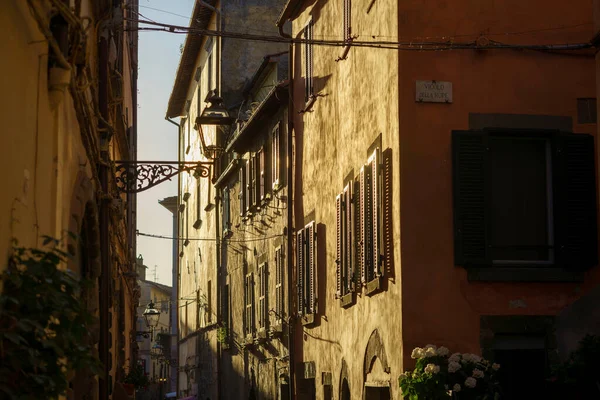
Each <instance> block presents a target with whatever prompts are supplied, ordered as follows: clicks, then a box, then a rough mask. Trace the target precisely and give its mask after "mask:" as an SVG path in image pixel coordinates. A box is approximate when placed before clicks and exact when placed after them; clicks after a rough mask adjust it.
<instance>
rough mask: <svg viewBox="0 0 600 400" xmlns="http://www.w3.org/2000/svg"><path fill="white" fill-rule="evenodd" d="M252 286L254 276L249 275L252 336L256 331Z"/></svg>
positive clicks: (254, 294) (253, 289)
mask: <svg viewBox="0 0 600 400" xmlns="http://www.w3.org/2000/svg"><path fill="white" fill-rule="evenodd" d="M254 286H255V285H254V275H253V274H250V302H251V303H250V314H251V321H252V323H251V324H250V333H252V334H254V331H256V305H255V304H256V293H255V292H256V288H255V287H254Z"/></svg>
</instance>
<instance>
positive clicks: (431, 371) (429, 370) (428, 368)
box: [425, 364, 440, 374]
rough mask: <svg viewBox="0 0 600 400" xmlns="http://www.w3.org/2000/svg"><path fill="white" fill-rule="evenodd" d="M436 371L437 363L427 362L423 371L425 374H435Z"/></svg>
mask: <svg viewBox="0 0 600 400" xmlns="http://www.w3.org/2000/svg"><path fill="white" fill-rule="evenodd" d="M438 372H440V366H439V365H435V364H427V366H426V367H425V373H426V374H437V373H438Z"/></svg>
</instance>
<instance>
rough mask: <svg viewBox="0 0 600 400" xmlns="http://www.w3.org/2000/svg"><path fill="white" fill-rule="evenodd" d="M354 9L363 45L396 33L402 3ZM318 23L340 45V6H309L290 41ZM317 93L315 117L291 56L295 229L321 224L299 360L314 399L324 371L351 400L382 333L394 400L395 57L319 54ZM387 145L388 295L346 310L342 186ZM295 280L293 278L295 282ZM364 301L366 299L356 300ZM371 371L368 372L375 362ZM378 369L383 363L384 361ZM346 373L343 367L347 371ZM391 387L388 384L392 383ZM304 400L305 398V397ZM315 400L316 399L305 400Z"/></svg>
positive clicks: (397, 333)
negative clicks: (311, 221) (310, 221)
mask: <svg viewBox="0 0 600 400" xmlns="http://www.w3.org/2000/svg"><path fill="white" fill-rule="evenodd" d="M367 3H369V2H362V1H355V2H352V33H353V34H356V35H358V37H359V39H361V40H362V39H365V40H366V39H367V38H370V37H371V36H375V37H378V38H381V39H388V38H390V37H395V36H396V35H397V13H398V11H397V4H396V2H394V1H381V0H379V1H376V2H375V3H374V5H373V7H372V9H371V10H370V11H369V12H368V13H367V6H368V4H367ZM311 17H312V19H313V23H314V38H315V39H323V38H341V37H342V21H343V18H342V2H340V1H324V2H323V1H319V2H306V4H305V8H304V10H303V11H302V13H301V14H300V15H299V16H298V18H296V19H295V20H294V22H293V36H294V37H300V34H301V30H302V29H303V28H304V27H305V26H306V24H307V22H308V20H309V19H310V18H311ZM313 53H314V92H315V94H317V95H318V97H317V100H316V102H315V103H314V105H313V107H312V109H311V110H309V111H308V112H305V113H302V114H299V112H300V111H301V110H302V109H303V108H304V75H303V73H302V72H301V71H303V58H302V54H303V49H302V48H301V46H295V49H294V63H293V66H294V88H295V93H294V107H295V109H294V110H292V111H291V112H292V113H293V115H294V116H295V118H294V137H295V157H294V164H295V165H294V170H295V177H294V178H295V183H294V196H295V197H294V213H295V216H294V221H295V228H296V229H299V228H302V227H303V226H304V223H305V217H307V216H308V215H309V214H311V213H313V212H314V216H315V222H316V223H317V226H318V227H317V229H318V233H317V237H318V239H317V240H318V242H317V247H318V250H317V254H318V256H317V259H318V266H317V270H318V274H317V275H318V282H317V286H318V292H317V298H318V300H317V302H318V309H319V316H318V317H317V325H316V326H314V327H309V326H302V325H301V324H299V323H297V324H296V325H295V332H296V341H295V349H294V350H295V354H296V355H295V357H296V358H295V361H296V366H297V368H299V367H300V365H299V363H301V362H311V361H314V362H315V368H316V379H315V382H314V383H315V391H316V398H317V399H322V398H324V390H325V387H324V386H323V384H324V383H325V382H323V381H322V373H323V372H330V373H331V374H332V388H331V390H332V391H333V396H334V398H340V397H339V396H340V390H341V385H342V375H343V376H345V377H347V380H348V386H349V390H350V395H351V398H357V399H359V398H362V396H363V389H362V387H363V382H364V374H366V372H368V367H367V371H366V370H365V358H366V357H367V354H366V353H367V344H368V343H369V338H370V337H371V335H372V334H373V333H374V332H375V330H376V331H377V336H378V337H379V338H380V339H381V341H380V342H379V343H380V345H379V347H380V348H381V349H382V350H383V351H384V352H385V353H386V354H387V361H388V362H389V365H388V366H389V368H390V369H389V371H390V374H387V375H388V377H391V382H390V384H391V391H392V394H393V396H396V393H397V389H396V388H397V384H396V383H395V382H396V381H395V379H396V378H395V376H397V374H399V373H400V371H401V368H402V332H403V323H402V319H401V316H402V314H401V312H400V310H401V307H402V302H401V290H400V289H401V287H400V283H401V281H400V263H399V262H398V261H399V258H400V257H399V250H400V245H399V243H400V224H399V216H400V208H399V206H400V202H399V198H400V179H399V178H400V175H399V174H398V169H397V165H398V159H399V146H398V99H399V95H398V53H397V52H395V51H393V50H375V49H361V48H351V49H350V51H349V53H348V57H347V59H345V60H340V61H338V62H336V59H337V58H338V57H340V56H342V53H343V49H341V48H336V47H327V46H314V50H313ZM379 137H380V138H381V150H382V152H383V153H384V155H386V156H387V157H388V159H390V160H391V162H392V163H393V171H392V179H391V183H390V184H391V194H392V199H393V200H392V204H393V214H392V215H393V216H394V218H393V220H392V221H391V227H390V228H391V238H390V239H391V240H392V241H393V252H394V254H393V258H394V259H395V260H396V262H395V271H390V273H386V274H387V276H386V283H385V286H386V290H384V291H383V292H381V293H378V294H375V295H373V296H370V297H369V296H366V295H364V294H360V295H359V296H358V298H357V300H356V303H355V304H354V305H352V306H351V307H348V308H346V309H344V308H342V307H341V306H340V302H339V300H336V299H335V293H336V263H335V258H336V248H335V246H336V241H335V237H336V214H335V210H336V208H335V198H336V195H337V194H338V193H340V192H341V191H342V189H343V187H344V179H345V178H346V177H347V176H348V175H349V174H352V176H353V177H354V176H357V175H358V173H359V171H360V168H361V166H362V165H364V164H366V162H367V158H368V149H369V147H370V146H371V145H372V144H373V143H374V142H376V141H377V140H378V138H379ZM296 274H297V272H296V271H294V277H296ZM359 293H361V292H359ZM367 358H368V361H369V362H368V363H367V365H370V361H371V358H369V357H367ZM380 362H381V360H380ZM343 366H345V367H343ZM302 374H303V371H302V370H300V369H299V370H296V377H297V379H296V384H297V391H298V392H300V393H299V396H303V395H306V396H308V395H307V394H303V393H302V392H303V391H304V390H306V388H307V386H306V383H307V382H306V380H303V379H302ZM388 379H389V378H388ZM299 398H303V397H299ZM307 398H310V397H307Z"/></svg>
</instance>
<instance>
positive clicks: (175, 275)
mask: <svg viewBox="0 0 600 400" xmlns="http://www.w3.org/2000/svg"><path fill="white" fill-rule="evenodd" d="M165 120H167V121H168V122H170V123H172V124H173V125H175V126H176V127H177V160H178V161H181V160H179V156H180V155H181V124H178V123H177V122H175V121H173V120H172V119H171V118H169V117H165ZM180 188H181V174H178V175H177V207H176V208H175V210H174V211H173V237H174V238H175V239H174V243H173V246H174V250H173V252H174V253H175V255H174V257H173V267H172V269H173V271H172V280H173V283H172V285H173V287H174V288H175V294H174V295H173V294H172V295H171V310H172V313H171V314H172V321H174V323H173V334H174V336H175V343H176V346H177V350H176V351H177V354H176V355H175V359H176V360H177V363H176V365H175V367H174V370H171V373H172V374H175V391H176V392H177V393H179V301H178V298H179V293H181V292H180V288H179V240H178V238H179V204H181V192H180ZM175 285H177V286H175ZM173 303H174V304H173Z"/></svg>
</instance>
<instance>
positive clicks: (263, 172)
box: [258, 149, 267, 200]
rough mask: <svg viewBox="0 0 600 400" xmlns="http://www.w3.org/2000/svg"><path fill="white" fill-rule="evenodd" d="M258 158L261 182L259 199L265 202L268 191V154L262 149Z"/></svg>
mask: <svg viewBox="0 0 600 400" xmlns="http://www.w3.org/2000/svg"><path fill="white" fill-rule="evenodd" d="M258 157H259V166H260V168H259V177H258V179H259V182H260V193H259V199H260V200H264V198H265V194H266V190H267V187H266V186H267V171H266V166H267V157H266V153H265V150H264V149H260V151H259V152H258Z"/></svg>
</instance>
